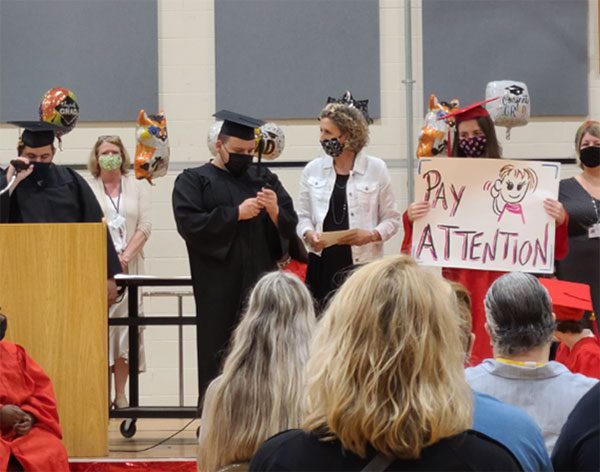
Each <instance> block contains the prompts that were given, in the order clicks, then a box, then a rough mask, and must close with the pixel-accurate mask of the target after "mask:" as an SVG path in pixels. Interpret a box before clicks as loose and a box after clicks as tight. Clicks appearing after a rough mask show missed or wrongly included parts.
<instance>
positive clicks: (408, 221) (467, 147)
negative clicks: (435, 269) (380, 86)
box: [402, 102, 568, 365]
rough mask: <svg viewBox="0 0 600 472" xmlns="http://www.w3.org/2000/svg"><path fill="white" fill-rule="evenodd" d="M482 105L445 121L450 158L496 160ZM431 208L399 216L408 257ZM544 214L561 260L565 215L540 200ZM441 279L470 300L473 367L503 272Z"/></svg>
mask: <svg viewBox="0 0 600 472" xmlns="http://www.w3.org/2000/svg"><path fill="white" fill-rule="evenodd" d="M482 103H483V102H478V103H474V104H472V105H469V106H467V107H464V108H461V109H459V110H456V111H453V112H451V113H449V114H448V115H446V116H445V118H450V117H452V118H454V122H455V129H454V141H453V144H452V148H451V149H452V157H466V158H488V159H490V158H492V159H500V158H501V157H502V149H501V147H500V145H499V144H498V139H497V138H496V131H495V128H494V123H493V121H492V119H491V118H490V115H489V113H488V111H487V110H486V109H485V108H484V107H483V106H482ZM430 208H431V206H430V203H429V202H428V201H420V202H414V203H411V204H410V205H409V207H408V209H407V211H406V212H405V213H404V215H403V223H404V240H403V241H402V252H404V253H407V254H410V253H411V246H412V229H413V228H412V225H413V221H415V220H417V219H419V218H422V217H424V216H425V215H427V213H428V212H429V210H430ZM544 209H545V210H546V213H547V214H548V215H549V216H551V217H552V218H553V219H554V220H555V221H556V234H555V247H554V258H555V259H556V260H558V259H562V258H563V257H565V255H566V254H567V251H568V246H567V221H568V217H567V212H566V211H565V209H564V208H563V206H562V204H561V203H560V202H558V201H557V200H553V199H546V200H545V201H544ZM442 273H443V275H444V277H446V278H447V279H449V280H453V281H455V282H459V283H461V284H462V285H464V286H465V287H466V288H467V290H468V291H469V294H470V295H471V299H472V315H473V333H475V343H474V345H473V353H472V356H471V362H472V364H473V365H475V364H478V363H479V362H481V361H482V360H484V359H486V358H489V357H492V348H491V345H490V340H489V336H488V335H487V333H486V331H485V328H484V325H485V311H484V307H483V299H484V297H485V294H486V292H487V290H488V288H489V287H490V286H491V284H492V283H493V282H494V281H495V280H496V279H497V278H498V277H500V276H501V275H503V274H504V272H501V271H492V270H475V269H465V268H452V267H444V268H443V270H442Z"/></svg>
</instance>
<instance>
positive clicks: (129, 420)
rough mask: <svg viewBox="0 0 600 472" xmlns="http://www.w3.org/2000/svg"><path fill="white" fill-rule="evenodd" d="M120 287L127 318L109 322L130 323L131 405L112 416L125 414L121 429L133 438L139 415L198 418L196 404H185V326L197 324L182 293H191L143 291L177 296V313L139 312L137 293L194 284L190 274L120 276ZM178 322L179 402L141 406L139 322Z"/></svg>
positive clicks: (187, 292)
mask: <svg viewBox="0 0 600 472" xmlns="http://www.w3.org/2000/svg"><path fill="white" fill-rule="evenodd" d="M115 280H116V283H117V286H118V287H124V288H125V290H127V291H128V294H129V312H128V317H126V318H109V320H108V324H109V326H128V327H129V407H127V408H119V409H111V410H109V417H110V418H123V419H124V420H123V422H122V423H121V426H120V428H119V429H120V431H121V434H122V435H123V437H126V438H131V437H133V436H134V435H135V433H136V430H137V428H136V422H137V419H138V418H195V417H196V416H197V413H198V409H197V407H195V406H194V407H186V406H184V405H183V403H184V402H183V392H184V390H183V388H184V384H183V326H184V325H195V324H196V317H195V316H183V297H187V296H191V295H192V291H191V290H190V289H187V290H179V291H177V290H160V291H147V292H144V293H143V297H144V298H148V297H175V298H177V309H178V316H177V317H173V316H143V317H140V316H139V312H138V310H139V306H138V293H139V291H140V289H141V287H191V285H192V279H191V278H190V277H173V278H158V277H150V276H117V277H115ZM157 325H160V326H167V325H169V326H173V325H175V326H178V327H179V328H178V330H179V333H178V341H179V406H143V407H141V406H139V379H138V375H139V368H138V366H139V348H138V344H139V333H138V329H131V328H137V327H139V326H157Z"/></svg>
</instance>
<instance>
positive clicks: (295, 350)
mask: <svg viewBox="0 0 600 472" xmlns="http://www.w3.org/2000/svg"><path fill="white" fill-rule="evenodd" d="M315 325H316V317H315V312H314V308H313V300H312V298H311V296H310V293H309V291H308V289H307V288H306V287H305V286H304V284H303V283H302V282H301V281H300V279H298V278H297V277H296V276H294V275H291V274H288V273H285V272H272V273H269V274H267V275H265V276H263V277H262V278H261V279H260V280H259V281H258V282H257V284H256V286H255V287H254V289H253V290H252V293H251V294H250V299H249V301H248V308H247V310H246V313H245V314H244V316H243V318H242V320H241V321H240V324H239V325H238V327H237V329H236V330H235V332H234V334H233V339H232V344H231V350H230V352H229V354H228V356H227V358H226V359H225V363H224V367H223V372H222V374H221V375H220V376H219V377H217V378H216V379H215V380H214V381H213V382H212V383H211V384H210V385H209V387H208V389H207V391H206V396H205V399H204V407H203V414H202V422H201V428H200V442H199V450H198V468H199V470H201V471H216V470H224V469H223V468H224V467H225V469H226V470H229V469H231V470H240V469H242V468H244V466H247V464H243V463H244V462H248V461H249V460H250V458H251V457H252V455H253V454H254V453H255V452H256V450H257V449H258V447H259V446H260V445H261V444H262V443H263V442H264V441H265V440H266V439H267V438H269V437H270V436H272V435H274V434H276V433H278V432H279V431H282V430H285V429H288V428H295V427H298V426H300V423H301V420H302V417H303V413H304V410H303V404H304V364H305V363H306V361H307V359H308V349H309V343H310V340H311V337H312V333H313V331H314V328H315Z"/></svg>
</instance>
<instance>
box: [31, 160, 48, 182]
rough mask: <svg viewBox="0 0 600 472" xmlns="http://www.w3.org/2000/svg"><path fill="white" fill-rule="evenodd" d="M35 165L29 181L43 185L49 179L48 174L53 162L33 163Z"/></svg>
mask: <svg viewBox="0 0 600 472" xmlns="http://www.w3.org/2000/svg"><path fill="white" fill-rule="evenodd" d="M32 164H33V172H32V173H31V175H30V176H29V177H28V179H32V180H33V182H35V183H37V184H38V185H41V184H42V183H43V182H44V181H45V180H46V179H47V178H48V173H49V172H50V166H51V165H52V163H51V162H32Z"/></svg>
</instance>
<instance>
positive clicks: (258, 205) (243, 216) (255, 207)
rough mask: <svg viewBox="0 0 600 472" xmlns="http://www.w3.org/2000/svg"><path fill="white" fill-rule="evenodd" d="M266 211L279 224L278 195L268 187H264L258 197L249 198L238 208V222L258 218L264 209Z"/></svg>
mask: <svg viewBox="0 0 600 472" xmlns="http://www.w3.org/2000/svg"><path fill="white" fill-rule="evenodd" d="M263 208H264V209H265V210H266V211H267V213H268V214H269V216H270V217H271V219H272V220H273V221H274V222H277V218H278V216H279V205H278V204H277V194H276V193H275V192H274V191H273V190H271V189H269V188H266V187H263V188H262V189H261V190H260V191H259V192H258V193H257V194H256V197H253V198H247V199H246V200H244V201H243V202H242V203H241V204H240V205H239V207H238V210H239V215H238V220H239V221H243V220H250V219H252V218H254V217H255V216H257V215H258V214H259V213H260V211H261V210H262V209H263Z"/></svg>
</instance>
